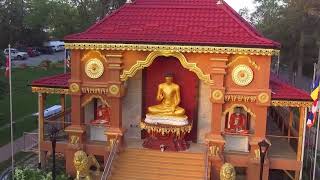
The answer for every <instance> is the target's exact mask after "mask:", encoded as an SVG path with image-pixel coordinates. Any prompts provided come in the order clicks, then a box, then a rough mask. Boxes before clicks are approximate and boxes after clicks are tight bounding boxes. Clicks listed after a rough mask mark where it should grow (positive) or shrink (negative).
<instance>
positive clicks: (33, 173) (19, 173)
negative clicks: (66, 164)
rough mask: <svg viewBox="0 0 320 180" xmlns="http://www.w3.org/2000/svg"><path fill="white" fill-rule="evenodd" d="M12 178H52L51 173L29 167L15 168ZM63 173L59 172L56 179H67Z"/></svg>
mask: <svg viewBox="0 0 320 180" xmlns="http://www.w3.org/2000/svg"><path fill="white" fill-rule="evenodd" d="M14 178H15V179H19V180H52V173H51V172H46V171H41V170H39V169H31V168H16V169H15V172H14ZM68 179H69V177H68V176H67V175H65V174H59V175H58V176H57V177H56V180H68Z"/></svg>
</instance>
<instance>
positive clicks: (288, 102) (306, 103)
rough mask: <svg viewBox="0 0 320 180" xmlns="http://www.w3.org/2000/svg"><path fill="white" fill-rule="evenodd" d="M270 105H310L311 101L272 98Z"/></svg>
mask: <svg viewBox="0 0 320 180" xmlns="http://www.w3.org/2000/svg"><path fill="white" fill-rule="evenodd" d="M271 106H281V107H311V106H312V102H311V101H290V100H289V101H285V100H272V101H271Z"/></svg>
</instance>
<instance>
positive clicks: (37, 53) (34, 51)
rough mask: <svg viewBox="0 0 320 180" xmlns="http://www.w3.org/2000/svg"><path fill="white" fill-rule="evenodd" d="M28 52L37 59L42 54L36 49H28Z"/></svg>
mask: <svg viewBox="0 0 320 180" xmlns="http://www.w3.org/2000/svg"><path fill="white" fill-rule="evenodd" d="M26 50H27V53H28V55H29V56H30V57H35V56H39V55H40V52H39V51H38V50H37V49H36V48H33V47H27V48H26Z"/></svg>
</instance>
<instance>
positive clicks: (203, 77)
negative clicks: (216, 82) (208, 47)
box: [120, 51, 213, 85]
mask: <svg viewBox="0 0 320 180" xmlns="http://www.w3.org/2000/svg"><path fill="white" fill-rule="evenodd" d="M158 56H165V57H169V56H173V57H176V58H177V59H178V60H179V61H180V63H181V65H182V66H183V67H184V68H186V69H188V70H189V71H192V72H194V73H195V74H196V75H197V76H198V78H199V79H200V80H202V81H203V82H204V83H206V84H209V85H212V84H213V80H212V79H211V77H210V74H204V73H203V72H202V70H201V69H200V68H199V67H198V66H197V64H196V63H189V62H188V61H187V59H186V58H185V56H184V55H183V54H181V53H180V52H172V51H154V52H151V53H150V54H149V55H148V56H147V58H146V59H145V60H142V61H137V63H136V64H135V65H133V66H132V67H131V68H130V69H129V70H124V71H123V73H122V74H121V76H120V78H121V81H126V80H127V79H128V78H129V77H133V76H134V75H135V74H136V73H137V71H138V70H140V69H143V68H146V67H148V66H150V65H151V64H152V62H153V61H154V59H155V58H156V57H158Z"/></svg>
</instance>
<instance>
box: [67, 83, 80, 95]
mask: <svg viewBox="0 0 320 180" xmlns="http://www.w3.org/2000/svg"><path fill="white" fill-rule="evenodd" d="M69 89H70V91H71V92H73V93H76V92H79V90H80V87H79V85H78V84H77V83H71V84H70V87H69Z"/></svg>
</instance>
